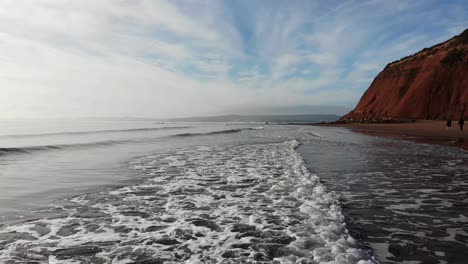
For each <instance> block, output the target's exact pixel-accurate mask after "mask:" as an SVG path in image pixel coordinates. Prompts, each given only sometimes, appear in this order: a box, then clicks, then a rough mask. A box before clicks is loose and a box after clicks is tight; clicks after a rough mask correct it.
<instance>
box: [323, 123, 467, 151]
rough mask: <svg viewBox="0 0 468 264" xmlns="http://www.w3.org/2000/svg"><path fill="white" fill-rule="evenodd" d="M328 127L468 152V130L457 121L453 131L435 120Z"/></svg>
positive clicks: (453, 124)
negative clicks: (453, 147) (450, 147)
mask: <svg viewBox="0 0 468 264" xmlns="http://www.w3.org/2000/svg"><path fill="white" fill-rule="evenodd" d="M326 126H340V127H347V128H350V129H351V130H353V131H355V132H359V133H365V134H370V135H375V136H381V137H390V138H396V139H406V140H412V141H415V142H423V143H433V144H442V145H450V146H455V147H460V148H462V149H464V150H468V131H467V128H466V126H465V128H464V131H461V130H460V127H459V125H458V121H456V120H453V121H452V129H451V131H447V127H446V121H433V120H418V121H416V122H414V123H389V124H384V123H380V124H377V123H368V124H360V123H352V124H331V125H326Z"/></svg>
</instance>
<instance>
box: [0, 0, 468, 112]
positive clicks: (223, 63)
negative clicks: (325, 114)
mask: <svg viewBox="0 0 468 264" xmlns="http://www.w3.org/2000/svg"><path fill="white" fill-rule="evenodd" d="M406 2H407V1H397V2H393V3H387V2H383V1H366V2H363V1H347V2H344V3H342V4H340V5H339V6H337V7H333V6H330V5H328V4H326V3H325V2H323V3H322V2H320V1H317V2H313V3H312V2H303V3H299V2H287V3H286V2H284V3H262V2H241V1H236V2H230V1H224V2H223V1H207V2H198V1H193V2H191V1H188V2H184V1H182V2H177V1H164V0H158V1H150V0H138V1H123V0H116V1H94V0H82V1H75V0H62V1H56V0H35V1H28V0H0V50H1V51H2V52H1V53H0V87H1V89H0V117H15V116H26V117H27V116H46V117H53V116H155V117H163V116H184V115H204V114H219V113H224V112H225V111H226V109H234V108H237V109H239V107H240V106H250V107H251V106H253V105H259V106H260V105H263V106H274V105H278V106H287V105H297V104H300V105H310V104H348V105H349V104H353V103H354V102H355V100H357V99H356V98H359V97H360V92H361V91H362V90H364V89H365V88H367V85H368V83H369V82H370V81H369V80H370V78H372V76H373V75H374V74H376V73H377V72H378V71H379V69H380V68H383V66H384V65H385V64H386V63H388V62H389V60H393V59H398V58H399V57H401V56H403V55H408V51H409V50H410V51H417V50H418V49H420V48H422V47H423V46H424V45H426V44H428V43H432V42H431V41H434V35H435V34H434V32H427V33H426V32H424V31H421V29H419V31H418V30H417V29H411V30H406V31H405V32H404V33H401V32H399V30H402V28H401V27H399V25H400V24H399V23H401V25H403V24H404V25H405V27H407V25H408V24H411V23H413V24H412V25H416V23H415V18H414V17H416V19H417V20H424V19H425V16H429V14H430V16H431V21H432V20H434V21H439V22H438V26H439V27H440V28H443V32H444V34H445V36H450V34H452V32H454V31H456V30H457V29H459V28H463V26H466V25H467V24H466V23H467V21H466V18H465V17H466V16H464V14H466V12H465V11H464V9H460V8H459V9H456V8H453V7H452V6H450V7H447V10H450V13H451V14H456V15H454V17H455V19H454V20H450V18H444V20H437V18H438V17H445V16H444V14H445V13H444V12H445V11H443V10H442V11H437V12H435V11H433V10H432V12H430V13H424V15H422V14H421V13H418V12H417V10H418V7H419V6H418V5H422V4H423V3H420V2H418V3H416V4H415V3H406ZM447 12H448V11H447ZM406 13H408V14H406ZM400 14H401V15H400ZM397 15H398V19H396V20H395V19H387V18H394V17H395V16H397ZM418 22H419V21H418ZM393 28H395V30H393ZM458 33H459V32H458ZM433 44H435V43H433Z"/></svg>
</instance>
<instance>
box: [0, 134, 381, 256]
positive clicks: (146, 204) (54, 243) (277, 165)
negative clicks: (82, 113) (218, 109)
mask: <svg viewBox="0 0 468 264" xmlns="http://www.w3.org/2000/svg"><path fill="white" fill-rule="evenodd" d="M298 145H299V143H298V142H297V141H296V140H290V141H286V142H283V143H271V144H253V145H238V146H222V147H195V148H188V149H182V150H179V151H175V152H168V153H158V154H154V155H151V156H147V157H143V158H140V159H137V160H135V161H134V162H132V167H133V168H134V169H136V170H138V171H140V172H141V173H142V174H144V175H147V176H149V179H148V180H146V181H144V182H142V183H140V184H136V185H132V186H125V187H122V188H120V189H117V190H114V191H110V192H103V193H96V194H87V195H82V196H79V197H75V198H74V199H71V200H70V202H71V203H72V205H70V206H67V207H63V208H62V209H61V210H63V211H64V212H63V213H64V214H65V215H66V216H65V217H62V218H60V217H59V218H54V219H39V220H34V221H30V222H27V223H19V224H16V225H11V226H8V227H6V228H4V230H2V231H0V239H2V237H4V238H5V239H4V240H5V241H6V242H5V241H4V243H5V245H6V246H4V247H3V248H2V247H0V261H3V262H6V261H12V260H18V261H21V260H34V261H37V262H39V263H49V262H50V263H75V262H76V263H82V262H83V263H84V262H86V261H88V263H89V262H91V263H92V262H101V263H122V264H123V263H132V262H134V261H137V260H142V259H143V260H144V259H160V260H164V263H182V262H184V263H275V261H276V263H285V264H286V263H336V264H338V263H342V264H345V263H359V264H364V263H373V262H372V260H371V258H370V257H369V256H368V255H367V253H366V252H364V251H362V250H360V249H359V248H358V247H357V245H356V241H355V240H354V239H353V238H352V237H351V236H350V235H349V233H348V231H347V229H346V225H345V222H344V217H343V214H342V213H341V207H340V205H339V203H338V201H337V199H336V196H335V194H334V193H332V192H329V191H328V190H327V189H326V187H325V186H324V185H322V184H321V183H320V180H319V178H318V177H317V176H316V175H314V174H311V173H310V172H309V171H308V170H307V168H306V167H305V165H304V161H303V160H302V157H301V156H300V155H299V154H298V153H297V152H296V150H295V149H296V148H297V146H298ZM18 234H21V235H20V236H21V239H16V240H13V239H8V238H9V237H11V236H14V235H16V236H18ZM63 249H68V250H69V251H65V253H64V251H63ZM70 250H71V251H70ZM77 252H78V253H77ZM80 252H81V253H80ZM83 252H84V253H83ZM79 253H80V254H79ZM60 261H68V262H60Z"/></svg>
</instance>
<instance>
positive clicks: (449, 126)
mask: <svg viewBox="0 0 468 264" xmlns="http://www.w3.org/2000/svg"><path fill="white" fill-rule="evenodd" d="M450 130H452V120H450V119H449V120H447V131H450Z"/></svg>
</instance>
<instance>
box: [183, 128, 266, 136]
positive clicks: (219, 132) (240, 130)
mask: <svg viewBox="0 0 468 264" xmlns="http://www.w3.org/2000/svg"><path fill="white" fill-rule="evenodd" d="M260 129H263V126H258V127H248V128H238V129H226V130H219V131H212V132H207V133H181V134H176V135H174V137H191V136H205V135H218V134H231V133H238V132H242V131H244V130H260Z"/></svg>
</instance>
